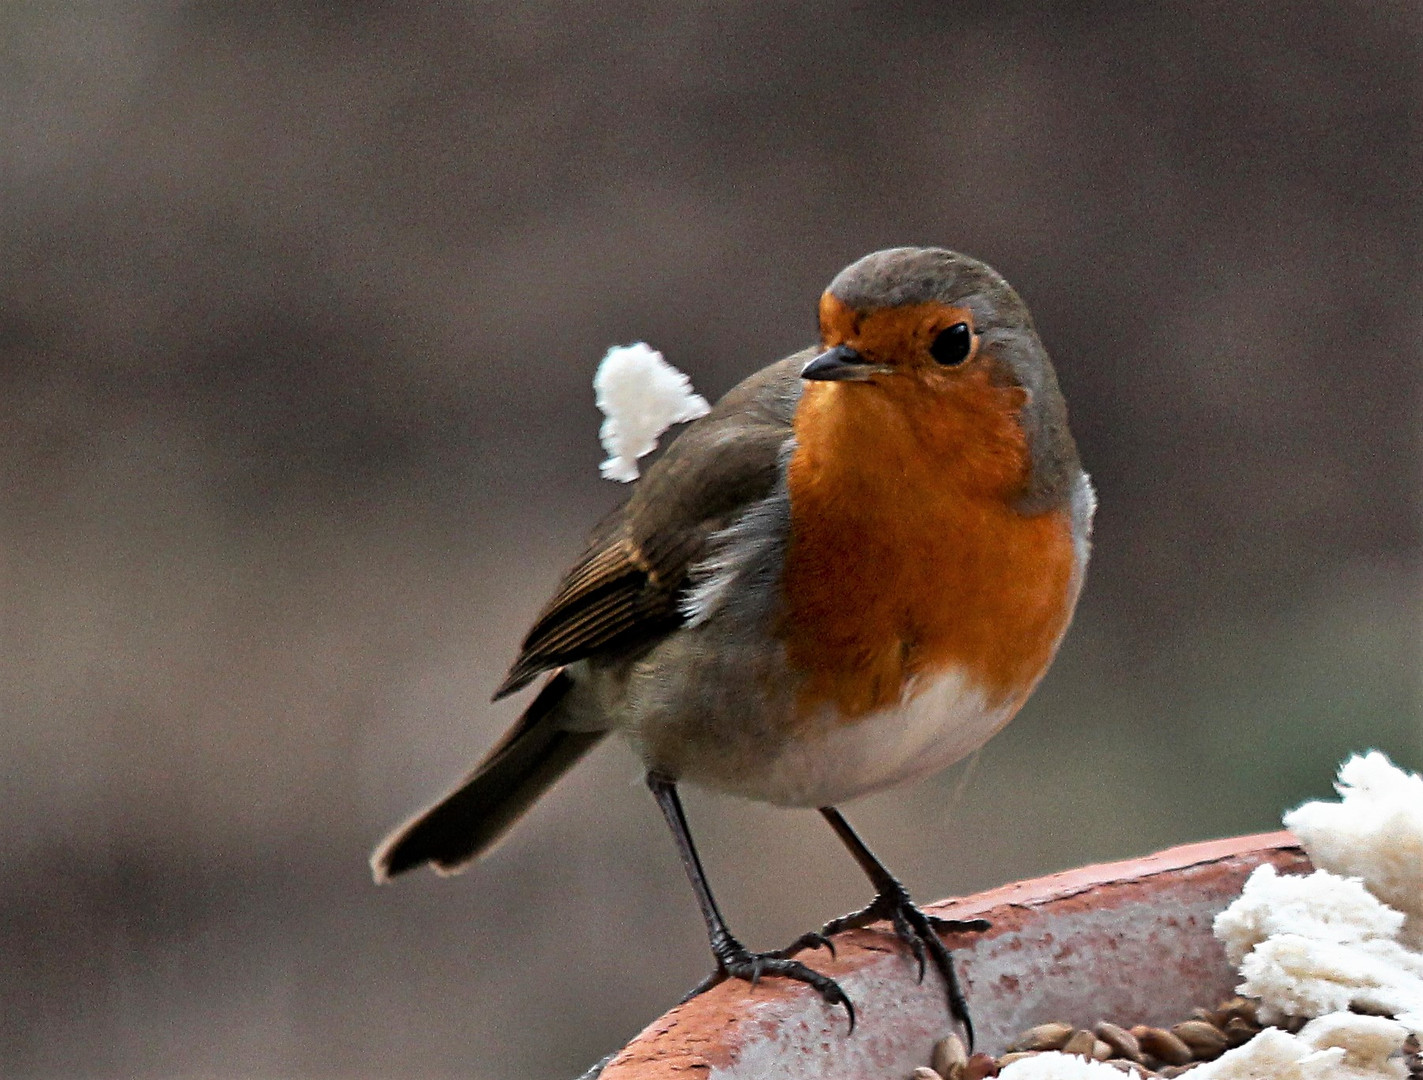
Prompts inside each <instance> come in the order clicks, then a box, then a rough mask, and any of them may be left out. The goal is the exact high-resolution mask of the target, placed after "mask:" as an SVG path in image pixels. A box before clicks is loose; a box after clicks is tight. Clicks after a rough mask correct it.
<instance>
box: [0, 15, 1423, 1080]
mask: <svg viewBox="0 0 1423 1080" xmlns="http://www.w3.org/2000/svg"><path fill="white" fill-rule="evenodd" d="M1168 9H1169V10H1168ZM1420 46H1423V35H1421V34H1420V21H1419V16H1418V8H1417V7H1416V5H1413V4H1404V3H1386V2H1379V0H1368V2H1357V3H1337V2H1319V3H1314V4H1308V5H1304V4H1299V5H1281V4H1271V3H1256V4H1249V3H1236V4H1227V5H1216V4H1210V5H1207V4H1201V5H1195V6H1185V5H1141V6H1138V5H1133V4H1124V3H1080V4H1070V5H1056V6H1033V5H1017V4H1012V3H965V4H955V5H949V4H943V3H919V4H880V5H858V4H848V3H841V4H822V5H801V4H784V3H766V2H746V0H742V2H728V3H721V4H697V5H665V6H664V5H637V4H626V3H622V4H620V3H604V4H597V5H594V4H587V5H574V4H564V3H557V2H554V3H549V2H535V3H526V4H520V5H513V6H505V5H485V4H476V3H466V4H458V3H435V2H422V3H405V4H397V3H382V2H377V0H371V2H364V3H357V2H351V3H346V4H322V3H316V2H308V3H303V2H300V0H285V2H276V3H267V4H257V3H238V2H235V0H234V2H227V3H222V2H210V3H200V2H191V3H174V2H166V3H160V2H156V0H153V2H148V3H135V4H125V5H73V6H71V5H65V4H59V3H9V4H5V5H4V6H3V7H0V58H3V60H2V61H0V80H3V87H4V99H3V106H0V117H3V118H2V119H0V125H3V128H2V129H0V130H3V137H4V144H3V145H4V161H5V168H4V169H3V172H0V184H3V198H2V199H0V379H3V385H2V386H0V574H3V578H0V616H3V621H0V633H3V638H0V710H3V718H0V739H3V742H0V814H3V821H4V824H5V829H4V833H3V838H0V866H2V867H3V873H0V1075H4V1076H6V1077H66V1078H85V1077H120V1076H122V1077H140V1078H142V1077H204V1078H209V1077H210V1078H224V1080H225V1078H237V1077H269V1076H270V1077H277V1076H282V1077H358V1076H372V1077H376V1076H379V1077H512V1078H521V1077H560V1076H565V1077H566V1076H571V1075H572V1074H573V1073H574V1072H576V1071H578V1070H580V1069H581V1068H583V1067H584V1066H586V1065H587V1064H588V1063H589V1062H591V1061H592V1060H593V1059H594V1058H596V1057H597V1056H599V1055H601V1054H602V1053H604V1052H606V1051H607V1050H610V1049H612V1048H613V1047H615V1046H617V1045H618V1044H619V1043H620V1042H621V1041H623V1040H624V1039H626V1038H627V1037H629V1036H630V1035H631V1034H633V1033H634V1032H635V1031H636V1030H637V1029H638V1028H639V1027H640V1026H641V1025H642V1024H643V1023H645V1022H646V1021H648V1020H650V1019H651V1018H652V1017H653V1016H654V1015H656V1014H657V1013H658V1012H659V1011H661V1010H662V1009H663V1008H665V1007H667V1006H668V1005H670V1004H671V1003H672V1002H673V1001H674V1000H675V999H676V998H677V997H678V995H679V994H680V993H681V992H682V991H683V990H684V989H686V988H687V987H688V986H690V985H691V984H692V983H694V982H695V981H696V980H697V979H698V978H700V977H701V975H702V974H703V973H704V972H705V971H706V970H707V968H708V963H709V962H708V955H707V953H706V947H705V941H704V938H703V933H702V928H701V925H700V920H699V919H698V917H697V914H696V909H695V905H694V904H693V901H692V898H691V895H690V893H689V890H688V889H687V886H686V883H685V881H684V880H683V878H682V874H681V870H680V868H679V866H678V865H677V862H676V859H675V856H674V854H673V849H672V845H671V842H670V840H669V839H668V837H667V836H666V835H665V834H664V831H663V827H662V825H661V823H660V821H659V819H658V816H657V814H656V811H655V810H654V808H653V806H652V804H651V801H650V799H649V798H648V797H647V795H646V793H645V791H644V790H643V789H642V787H641V785H640V782H639V778H638V773H637V769H636V767H635V764H634V762H633V761H632V759H631V757H630V756H629V755H628V754H627V752H626V751H625V750H623V749H622V748H621V747H610V748H608V749H607V750H604V751H600V752H599V754H598V755H596V757H595V758H594V760H593V761H592V763H591V764H590V765H588V766H586V767H584V768H583V769H582V770H580V771H579V772H578V773H577V774H576V775H574V776H573V777H571V778H570V780H569V781H568V782H567V783H566V784H565V785H564V786H562V787H561V788H560V789H559V790H558V791H557V793H556V794H555V796H554V797H553V798H551V799H550V800H548V801H547V803H546V804H545V805H541V806H540V807H539V808H538V810H537V811H536V812H535V813H534V814H533V815H532V816H531V817H530V819H529V820H528V821H526V822H525V823H524V824H523V826H522V827H521V828H520V829H519V830H518V831H517V832H516V833H515V834H514V836H513V838H512V839H511V840H510V842H509V843H508V844H507V845H506V846H505V848H504V849H503V850H502V851H501V852H500V853H499V854H498V855H497V856H496V857H495V858H492V859H490V860H489V861H488V862H487V863H485V864H482V865H480V866H479V867H477V868H476V869H474V870H473V871H471V872H470V873H468V874H466V875H465V876H464V877H463V878H460V879H458V880H456V881H453V882H440V881H436V880H435V879H433V878H432V877H431V876H429V875H420V877H419V878H418V879H416V880H411V881H408V882H401V883H400V884H399V885H397V886H395V887H392V888H388V889H382V890H377V889H375V888H374V887H373V886H372V885H371V883H370V879H369V876H368V873H367V870H366V865H365V860H366V856H367V854H368V851H369V849H370V847H371V846H372V845H373V843H374V842H375V841H376V840H377V839H378V838H379V837H380V836H381V835H382V833H383V832H384V831H385V830H386V829H387V828H388V827H390V826H391V825H393V824H395V823H396V822H397V821H398V820H399V819H400V818H401V817H403V816H404V815H405V814H406V813H408V812H410V811H411V810H413V809H415V808H417V807H418V806H419V805H421V804H422V803H423V802H425V801H426V800H427V799H429V798H432V797H433V796H435V795H437V794H438V793H440V792H441V791H442V790H443V788H444V787H445V786H446V785H447V784H448V783H450V782H451V781H453V780H454V779H455V778H456V777H457V776H458V775H459V774H460V773H461V772H462V770H463V769H464V767H465V766H466V765H467V764H468V763H469V762H470V761H472V760H473V759H474V758H475V757H476V756H478V755H479V753H480V752H481V751H482V750H483V749H484V747H486V746H487V745H488V743H489V742H490V741H491V740H492V739H493V738H494V737H495V736H496V734H497V733H498V732H499V731H500V730H502V728H503V727H504V726H505V725H506V724H507V723H508V722H509V721H510V720H511V719H512V717H513V716H514V715H515V713H516V710H517V704H515V703H506V704H501V705H499V706H490V705H488V704H487V703H486V702H487V698H488V694H489V692H490V691H491V690H492V688H493V687H494V686H495V684H496V683H497V681H498V678H499V676H500V675H501V674H502V672H503V670H504V667H505V665H506V664H507V663H508V662H509V660H510V659H511V658H512V656H513V653H514V649H515V645H516V643H517V640H518V638H519V637H520V636H521V634H522V631H523V630H524V629H525V626H526V623H527V621H528V620H529V618H530V617H531V616H532V615H533V613H534V612H535V610H536V608H537V607H538V606H539V604H540V603H541V601H542V600H543V599H544V598H545V596H546V594H547V592H548V590H549V589H550V588H551V587H552V586H553V584H554V582H555V580H556V578H557V576H558V574H559V573H560V571H561V570H562V569H563V568H564V566H565V564H566V563H567V562H568V560H569V559H570V558H571V557H572V556H573V555H574V554H575V553H576V551H577V549H578V546H579V543H580V540H581V536H582V533H583V531H584V530H585V529H586V528H587V527H588V526H589V525H590V524H591V523H592V522H593V521H594V519H595V518H596V516H597V515H598V514H599V513H600V512H601V511H602V510H603V509H605V508H606V507H608V506H610V505H611V504H612V503H613V502H614V500H616V499H618V498H619V497H621V495H622V494H623V492H622V491H620V490H618V489H616V488H615V487H614V486H613V485H611V484H608V483H605V482H602V481H600V480H599V479H598V476H597V468H596V466H597V462H598V460H599V459H600V451H599V447H598V445H597V437H596V433H597V425H598V420H599V417H598V415H597V413H596V411H595V410H594V408H593V404H592V393H591V389H590V385H589V380H590V378H591V376H592V372H593V368H594V365H595V363H596V361H597V360H598V358H599V357H600V356H601V354H602V352H603V350H604V349H605V348H606V347H607V346H608V345H610V344H613V343H619V342H627V341H630V340H635V339H646V340H648V341H650V342H652V343H653V344H654V345H655V346H656V347H658V348H660V349H662V350H664V351H665V353H666V355H667V356H668V358H669V359H670V360H671V361H672V362H674V363H675V364H677V365H678V366H680V367H682V368H683V369H684V370H686V371H687V372H688V373H689V374H690V375H691V376H692V378H693V380H694V381H695V384H696V386H697V387H698V389H700V390H701V391H702V392H704V393H707V394H709V395H716V394H719V393H721V392H722V391H724V390H725V389H726V388H727V387H729V386H730V385H731V384H732V383H733V382H734V381H736V380H737V379H738V378H739V377H741V376H742V375H743V374H744V373H746V372H748V371H750V370H752V369H753V368H755V367H757V366H760V365H761V364H764V363H766V362H768V361H770V360H772V359H775V358H776V357H778V356H780V355H782V354H784V353H785V352H787V351H789V350H792V349H795V348H797V347H800V346H802V345H805V344H807V343H808V342H809V340H810V336H811V334H812V333H813V327H814V310H815V300H816V298H817V296H818V294H819V292H820V290H821V289H822V288H823V287H824V285H825V283H826V282H827V281H828V280H829V279H830V277H831V276H832V275H833V274H834V273H835V272H836V271H837V270H838V269H839V268H840V267H841V266H842V265H844V264H845V263H847V262H849V261H850V260H851V259H853V258H855V257H857V256H859V255H861V254H864V253H865V252H867V251H869V250H872V249H874V248H877V247H883V246H888V245H893V244H906V243H934V244H945V245H948V246H952V247H956V248H960V249H962V250H965V251H968V252H971V253H974V254H976V255H978V256H980V257H982V258H984V259H987V260H988V261H990V262H991V263H993V264H994V265H995V266H997V267H998V268H999V269H1000V270H1002V271H1003V272H1004V273H1005V274H1006V275H1007V276H1008V277H1009V278H1010V280H1012V281H1013V282H1014V283H1015V284H1016V285H1017V286H1018V288H1019V290H1020V291H1021V292H1022V293H1023V295H1024V296H1025V297H1026V298H1027V300H1028V302H1029V303H1030V304H1031V306H1032V308H1033V311H1034V312H1035V314H1036V316H1037V320H1038V323H1039V327H1040V330H1041V331H1042V334H1043V337H1044V338H1045V340H1046V341H1047V343H1048V347H1049V349H1050V350H1051V351H1052V353H1053V355H1054V357H1055V359H1056V361H1057V364H1058V368H1059V372H1060V374H1061V379H1062V381H1063V383H1064V385H1065V389H1066V392H1067V396H1068V399H1069V402H1070V404H1071V408H1072V413H1073V420H1074V426H1075V428H1076V431H1077V434H1078V439H1079V442H1080V443H1081V446H1082V451H1083V456H1084V458H1085V459H1086V462H1087V464H1088V467H1089V468H1090V469H1091V471H1092V473H1093V475H1094V477H1095V480H1096V482H1097V485H1098V489H1099V492H1100V494H1101V500H1102V509H1101V512H1100V514H1099V516H1098V528H1097V549H1096V555H1095V562H1094V565H1093V568H1092V572H1091V574H1090V575H1089V582H1088V588H1087V592H1086V595H1085V598H1084V600H1083V604H1082V607H1081V609H1080V612H1079V617H1078V622H1077V626H1076V628H1075V630H1074V632H1073V633H1072V635H1070V637H1069V640H1068V643H1067V645H1066V647H1065V648H1064V651H1063V654H1062V656H1061V658H1060V660H1059V663H1058V665H1057V666H1056V668H1055V669H1054V671H1053V672H1052V674H1051V675H1050V676H1049V678H1048V679H1047V681H1046V683H1045V684H1044V686H1043V687H1042V690H1041V691H1040V693H1039V694H1038V695H1037V697H1036V698H1035V699H1034V701H1033V702H1032V703H1031V705H1030V706H1029V707H1028V709H1027V710H1026V711H1025V712H1024V714H1023V715H1022V716H1021V717H1020V718H1019V719H1018V720H1017V721H1016V723H1015V724H1014V725H1013V726H1012V727H1010V728H1009V730H1008V731H1007V732H1006V733H1005V734H1004V735H1003V736H1001V737H1000V738H998V739H997V740H995V741H994V742H993V743H992V744H991V745H990V746H989V747H988V749H987V750H986V751H985V752H984V753H983V755H982V757H981V759H980V760H979V762H978V763H977V766H976V768H975V769H974V771H973V772H972V773H971V775H969V776H968V777H967V779H966V780H965V779H964V774H963V770H962V769H958V770H954V771H952V772H951V773H950V774H948V775H946V776H943V777H940V778H938V779H937V780H934V781H932V782H928V783H925V784H923V785H920V786H919V787H917V788H914V789H910V790H905V791H900V792H895V793H891V794H888V795H884V796H881V797H877V798H875V799H872V800H869V801H867V802H865V803H863V804H859V805H855V806H852V807H851V809H850V813H851V817H852V818H853V819H854V820H855V821H856V822H857V823H858V824H860V825H861V826H862V827H863V831H864V832H865V834H866V836H867V838H868V840H869V841H870V842H871V843H872V845H873V846H875V847H876V848H877V849H878V850H879V851H880V853H881V854H882V855H883V856H884V857H885V859H886V860H887V861H888V862H889V863H890V864H891V865H892V866H894V867H896V868H898V869H899V871H900V872H901V874H902V875H903V876H904V878H905V879H906V881H907V882H908V883H909V884H910V885H911V887H912V888H913V889H914V890H915V891H916V892H917V893H918V895H919V896H921V897H923V898H925V899H928V898H932V897H935V896H941V895H945V894H948V893H951V892H964V891H969V890H973V889H976V888H980V887H983V886H988V885H992V884H995V883H999V882H1002V881H1005V880H1009V879H1012V878H1015V877H1020V876H1024V875H1028V874H1032V873H1036V872H1043V871H1048V870H1053V869H1059V868H1062V867H1066V866H1069V865H1073V864H1077V863H1080V862H1083V861H1087V860H1094V859H1106V858H1113V857H1121V856H1126V855H1129V854H1133V853H1138V852H1145V851H1148V850H1151V849H1154V848H1157V847H1160V846H1164V845H1166V844H1169V843H1172V842H1175V841H1184V840H1190V839H1197V838H1203V837H1208V836H1215V835H1221V834H1228V833H1235V832H1243V831H1251V830H1260V829H1268V828H1272V827H1275V826H1276V825H1277V823H1278V820H1279V814H1280V812H1281V810H1282V809H1284V808H1286V807H1287V806H1289V805H1291V804H1293V803H1295V802H1298V801H1300V800H1302V799H1304V798H1307V797H1312V796H1323V795H1326V794H1327V793H1328V791H1329V782H1330V779H1331V776H1332V772H1333V769H1334V767H1335V766H1336V764H1337V763H1338V761H1339V760H1340V759H1341V758H1342V757H1343V756H1344V755H1345V754H1346V753H1348V752H1350V751H1353V750H1361V749H1364V748H1367V747H1371V746H1377V747H1380V748H1383V749H1385V750H1387V751H1388V752H1389V753H1391V754H1392V755H1393V756H1394V757H1395V759H1396V760H1398V761H1400V762H1401V763H1403V764H1406V765H1408V766H1410V767H1412V768H1415V769H1417V768H1419V767H1420V766H1423V705H1421V704H1420V681H1419V672H1420V660H1423V649H1420V634H1419V616H1420V612H1423V595H1420V594H1423V557H1420V546H1421V545H1423V536H1420V532H1423V513H1420V511H1421V510H1423V507H1420V498H1419V493H1420V479H1423V471H1420V470H1423V447H1420V430H1423V429H1421V428H1420V423H1419V419H1420V404H1423V368H1420V356H1419V352H1420V350H1419V338H1420V321H1419V304H1418V298H1419V296H1420V285H1423V281H1420V273H1419V250H1420V239H1423V238H1421V237H1420V228H1419V214H1418V206H1419V201H1418V200H1419V194H1420V192H1419V183H1418V177H1419V157H1418V140H1417V136H1418V127H1419V124H1418V121H1419V101H1420V76H1419V72H1420V70H1421V69H1420V60H1421V59H1423V47H1420ZM691 813H692V815H693V826H694V830H695V831H696V833H697V835H698V837H699V839H700V841H701V842H702V844H703V845H704V847H705V853H706V855H707V857H708V861H709V863H710V870H711V873H712V875H713V881H714V883H715V884H716V885H717V887H718V888H719V891H720V893H721V897H722V900H723V903H724V905H725V906H726V908H727V909H728V912H729V915H730V917H731V918H732V919H733V925H734V927H736V928H737V929H739V930H740V931H741V932H742V933H743V935H744V936H745V937H746V938H748V939H749V940H750V941H751V942H752V943H753V944H757V945H761V946H764V947H771V946H774V945H777V944H781V943H783V942H784V941H786V940H788V939H789V938H790V937H792V936H793V935H795V934H797V933H799V932H800V931H802V930H804V929H807V928H808V927H810V926H812V925H816V924H818V923H819V922H820V921H822V920H823V919H824V918H826V917H828V916H830V915H832V914H836V913H838V912H840V911H843V910H847V909H849V908H850V907H852V906H857V905H858V904H860V903H862V902H863V901H865V900H866V899H867V898H868V894H867V889H866V886H865V884H864V882H863V880H862V879H861V877H860V876H859V874H858V872H857V871H856V869H855V868H854V866H853V864H852V863H851V862H850V860H849V859H848V858H847V857H846V856H845V855H844V854H843V853H842V852H841V851H840V849H839V848H838V846H837V844H836V842H835V841H834V839H833V837H832V836H831V835H830V834H829V832H828V830H826V829H825V828H824V827H823V826H822V825H821V824H819V823H818V821H817V820H816V819H815V818H814V816H813V815H811V814H806V813H791V812H775V811H770V810H764V809H762V808H758V807H750V806H745V805H741V804H737V803H734V802H731V801H729V800H724V799H719V798H713V797H707V796H693V798H692V800H691Z"/></svg>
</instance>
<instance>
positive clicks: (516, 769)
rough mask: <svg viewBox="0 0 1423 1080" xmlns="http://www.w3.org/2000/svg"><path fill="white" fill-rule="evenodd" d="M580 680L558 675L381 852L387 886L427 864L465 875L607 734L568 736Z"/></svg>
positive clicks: (376, 867) (376, 869) (381, 877)
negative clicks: (561, 721)
mask: <svg viewBox="0 0 1423 1080" xmlns="http://www.w3.org/2000/svg"><path fill="white" fill-rule="evenodd" d="M572 685H573V681H572V680H571V679H570V678H569V677H568V676H567V675H565V674H564V673H563V672H559V673H558V674H556V675H554V677H553V678H551V679H550V680H549V681H548V682H547V683H545V684H544V688H543V689H542V690H541V691H539V696H538V697H536V698H535V699H534V702H533V704H532V705H530V706H529V707H528V709H527V710H525V712H524V715H523V716H521V717H520V718H519V722H518V723H517V724H515V725H514V726H513V727H512V728H511V729H510V730H509V732H508V733H507V734H506V735H505V736H504V738H502V739H500V740H499V742H498V744H496V745H495V747H494V749H492V750H490V751H489V753H488V755H486V757H485V759H484V760H483V761H482V762H480V763H479V765H478V766H477V767H476V768H475V770H474V771H473V772H472V773H470V774H469V776H467V777H465V780H464V782H463V783H462V784H460V786H459V787H458V788H456V789H455V790H454V791H452V792H450V794H448V795H446V796H445V797H444V798H443V799H441V800H440V801H439V802H437V803H436V804H435V805H434V806H432V807H430V809H428V810H426V811H425V812H424V813H422V814H419V815H417V816H416V817H414V818H413V819H411V820H410V821H408V822H406V823H405V824H404V825H402V826H401V827H400V828H398V829H396V830H395V832H393V833H391V834H390V836H388V837H386V839H385V841H384V842H383V843H382V844H381V845H380V847H378V848H376V850H375V854H374V855H372V856H371V870H372V872H373V873H374V874H375V878H376V881H377V882H385V881H388V880H390V879H391V878H393V877H395V875H397V874H403V873H404V872H405V871H407V870H411V869H413V868H415V867H417V866H420V865H422V864H424V863H429V864H430V865H431V867H432V868H433V869H434V870H435V872H436V873H440V874H457V873H459V872H460V871H461V870H463V869H464V868H465V867H466V866H468V865H469V864H470V863H471V862H473V861H474V860H475V859H477V858H479V856H480V855H483V854H484V853H485V852H486V851H488V850H489V849H490V848H491V847H493V846H494V844H495V843H496V842H498V840H499V839H500V838H501V837H502V836H503V835H504V834H505V833H506V832H507V831H508V830H509V827H510V826H512V825H513V824H514V822H516V821H518V820H519V818H520V817H522V816H523V814H524V811H525V810H527V809H528V808H529V807H530V806H532V805H533V804H534V801H535V800H536V799H538V797H539V796H540V795H542V794H543V793H544V792H545V791H547V790H548V789H549V788H550V787H552V786H553V785H554V782H555V781H557V780H558V778H559V777H560V776H562V775H563V774H564V773H565V772H567V771H568V770H569V769H570V768H572V767H573V765H574V764H576V763H577V761H578V760H579V759H580V758H581V757H582V756H583V755H584V754H586V753H587V752H588V751H589V750H591V749H592V748H593V747H594V746H595V745H597V743H598V741H599V740H600V739H601V738H602V737H603V736H604V735H605V734H607V732H603V731H564V730H563V729H561V728H560V727H559V726H558V721H557V712H558V706H559V704H560V703H561V702H562V701H563V697H564V695H565V694H567V693H568V691H569V689H570V688H571V687H572Z"/></svg>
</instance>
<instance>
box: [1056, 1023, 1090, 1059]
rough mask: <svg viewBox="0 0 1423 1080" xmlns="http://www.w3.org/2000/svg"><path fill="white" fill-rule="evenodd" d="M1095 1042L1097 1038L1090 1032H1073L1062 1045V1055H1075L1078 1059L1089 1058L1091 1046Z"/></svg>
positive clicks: (1079, 1030)
mask: <svg viewBox="0 0 1423 1080" xmlns="http://www.w3.org/2000/svg"><path fill="white" fill-rule="evenodd" d="M1096 1041H1097V1036H1095V1035H1093V1034H1092V1033H1091V1032H1090V1031H1082V1030H1081V1029H1078V1030H1077V1031H1074V1032H1073V1033H1072V1035H1071V1037H1069V1038H1068V1040H1067V1042H1065V1043H1063V1044H1062V1052H1063V1053H1064V1054H1076V1055H1077V1056H1078V1057H1091V1056H1092V1044H1093V1043H1095V1042H1096Z"/></svg>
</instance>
